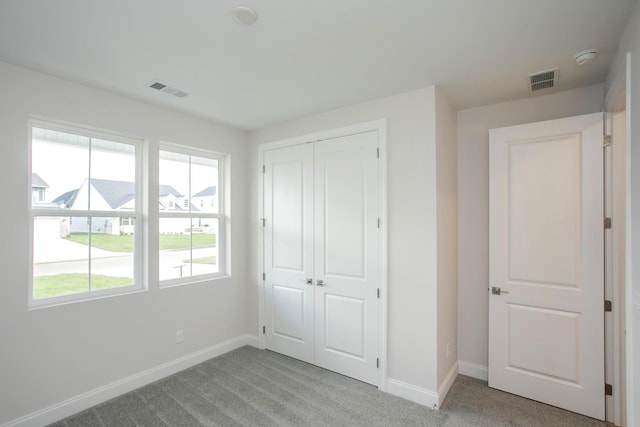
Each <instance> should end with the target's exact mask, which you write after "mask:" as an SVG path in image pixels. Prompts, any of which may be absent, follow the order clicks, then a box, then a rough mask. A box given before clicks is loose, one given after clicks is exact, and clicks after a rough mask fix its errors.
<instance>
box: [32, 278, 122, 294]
mask: <svg viewBox="0 0 640 427" xmlns="http://www.w3.org/2000/svg"><path fill="white" fill-rule="evenodd" d="M132 283H133V279H132V278H131V277H111V276H103V275H101V274H93V275H91V289H93V290H96V289H108V288H117V287H120V286H127V285H131V284H132ZM88 290H89V280H88V277H87V275H86V274H83V273H69V274H56V275H54V276H36V277H34V278H33V298H34V299H40V298H48V297H57V296H60V295H69V294H76V293H78V292H86V291H88Z"/></svg>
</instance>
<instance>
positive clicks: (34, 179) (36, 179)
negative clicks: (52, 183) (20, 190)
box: [31, 173, 49, 188]
mask: <svg viewBox="0 0 640 427" xmlns="http://www.w3.org/2000/svg"><path fill="white" fill-rule="evenodd" d="M31 187H32V188H49V184H47V183H46V181H45V180H44V179H42V178H41V177H40V175H38V174H37V173H32V174H31Z"/></svg>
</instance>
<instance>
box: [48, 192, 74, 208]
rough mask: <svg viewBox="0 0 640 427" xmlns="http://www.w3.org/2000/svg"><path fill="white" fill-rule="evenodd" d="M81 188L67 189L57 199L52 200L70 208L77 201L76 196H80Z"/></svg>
mask: <svg viewBox="0 0 640 427" xmlns="http://www.w3.org/2000/svg"><path fill="white" fill-rule="evenodd" d="M79 190H80V189H79V188H76V189H75V190H71V191H67V192H66V193H64V194H61V195H59V196H58V197H56V198H55V199H53V200H52V201H51V203H53V204H56V205H58V206H60V205H62V207H64V208H68V207H70V206H71V205H73V202H75V201H76V197H77V196H78V191H79Z"/></svg>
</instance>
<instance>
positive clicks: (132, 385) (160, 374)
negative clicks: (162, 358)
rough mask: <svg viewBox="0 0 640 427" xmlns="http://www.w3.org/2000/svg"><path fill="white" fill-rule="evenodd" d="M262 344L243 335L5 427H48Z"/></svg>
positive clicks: (53, 406) (7, 424) (100, 388)
mask: <svg viewBox="0 0 640 427" xmlns="http://www.w3.org/2000/svg"><path fill="white" fill-rule="evenodd" d="M259 344H260V341H259V339H258V337H257V336H255V335H242V336H239V337H236V338H233V339H230V340H228V341H225V342H222V343H220V344H216V345H214V346H211V347H207V348H205V349H202V350H200V351H196V352H195V353H191V354H188V355H186V356H182V357H180V358H178V359H175V360H172V361H170V362H166V363H163V364H161V365H158V366H155V367H153V368H150V369H147V370H144V371H142V372H138V373H137V374H133V375H130V376H128V377H126V378H122V379H120V380H117V381H114V382H112V383H109V384H106V385H104V386H102V387H98V388H95V389H93V390H90V391H88V392H86V393H83V394H81V395H78V396H75V397H72V398H70V399H67V400H65V401H62V402H60V403H56V404H55V405H52V406H49V407H47V408H44V409H41V410H39V411H36V412H32V413H31V414H28V415H25V416H23V417H20V418H17V419H15V420H13V421H9V422H8V423H6V424H3V425H2V426H1V427H14V426H19V427H37V426H44V425H47V424H50V423H53V422H55V421H58V420H61V419H63V418H66V417H68V416H70V415H73V414H76V413H78V412H81V411H84V410H85V409H88V408H90V407H92V406H95V405H98V404H100V403H103V402H106V401H107V400H109V399H113V398H114V397H117V396H120V395H122V394H124V393H128V392H130V391H132V390H135V389H137V388H140V387H143V386H145V385H147V384H151V383H152V382H154V381H157V380H160V379H162V378H165V377H167V376H169V375H172V374H175V373H176V372H180V371H182V370H185V369H187V368H190V367H192V366H195V365H197V364H198V363H202V362H204V361H206V360H209V359H211V358H212V357H216V356H220V355H222V354H225V353H228V352H230V351H232V350H235V349H237V348H240V347H243V346H245V345H250V346H252V347H259Z"/></svg>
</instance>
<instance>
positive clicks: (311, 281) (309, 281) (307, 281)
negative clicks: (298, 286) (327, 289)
mask: <svg viewBox="0 0 640 427" xmlns="http://www.w3.org/2000/svg"><path fill="white" fill-rule="evenodd" d="M305 282H306V283H307V285H313V279H310V278H308V277H307V278H306V279H305Z"/></svg>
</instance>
